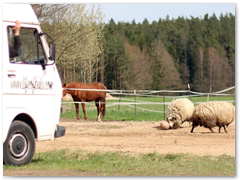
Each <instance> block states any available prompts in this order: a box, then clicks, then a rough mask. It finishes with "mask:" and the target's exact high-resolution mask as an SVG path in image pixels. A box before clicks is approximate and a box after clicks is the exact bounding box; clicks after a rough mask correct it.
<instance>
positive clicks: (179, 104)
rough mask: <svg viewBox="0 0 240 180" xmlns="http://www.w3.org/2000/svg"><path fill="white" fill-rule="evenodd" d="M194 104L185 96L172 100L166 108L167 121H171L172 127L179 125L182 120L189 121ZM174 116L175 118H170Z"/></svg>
mask: <svg viewBox="0 0 240 180" xmlns="http://www.w3.org/2000/svg"><path fill="white" fill-rule="evenodd" d="M193 111H194V104H193V103H192V101H190V100H189V99H187V98H182V99H176V100H174V101H172V102H171V103H170V104H169V106H168V108H167V113H166V117H167V121H168V122H169V121H172V122H173V123H174V127H175V128H176V127H179V126H180V125H181V124H182V123H183V122H185V121H189V120H190V119H191V117H192V115H193ZM173 117H175V119H176V120H172V118H173Z"/></svg>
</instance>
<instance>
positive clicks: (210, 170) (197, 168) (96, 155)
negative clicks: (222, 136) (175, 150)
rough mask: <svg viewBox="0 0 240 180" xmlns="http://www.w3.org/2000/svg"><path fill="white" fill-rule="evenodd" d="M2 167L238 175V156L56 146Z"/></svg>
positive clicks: (127, 173)
mask: <svg viewBox="0 0 240 180" xmlns="http://www.w3.org/2000/svg"><path fill="white" fill-rule="evenodd" d="M3 169H22V170H75V171H77V172H79V175H81V173H83V172H84V173H87V174H89V175H91V174H92V175H97V176H103V175H104V176H105V175H106V176H235V158H234V157H231V156H227V155H221V156H196V155H192V154H165V155H160V154H158V153H156V152H154V153H148V154H133V153H126V152H125V153H124V152H106V153H100V152H87V151H83V150H76V151H70V150H67V149H65V150H54V151H49V152H41V153H36V154H35V155H34V157H33V160H32V162H31V163H30V164H28V165H25V166H21V167H14V166H6V165H3Z"/></svg>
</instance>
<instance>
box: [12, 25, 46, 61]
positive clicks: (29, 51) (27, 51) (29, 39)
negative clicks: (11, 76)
mask: <svg viewBox="0 0 240 180" xmlns="http://www.w3.org/2000/svg"><path fill="white" fill-rule="evenodd" d="M35 31H36V29H32V28H21V30H20V36H19V38H14V33H13V30H12V29H11V27H8V38H9V48H10V56H9V57H10V62H11V63H20V64H39V63H41V61H45V59H46V58H45V55H44V51H43V48H42V45H41V43H37V40H36V37H35V35H34V32H35ZM16 41H20V43H21V46H20V47H18V46H17V45H16ZM17 43H19V42H17ZM14 47H15V49H14V50H15V51H16V53H15V54H14V55H11V50H12V49H11V48H14ZM38 51H39V53H38ZM38 54H39V60H40V61H38ZM11 56H12V57H11ZM13 56H14V57H13Z"/></svg>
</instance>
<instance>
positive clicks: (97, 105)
mask: <svg viewBox="0 0 240 180" xmlns="http://www.w3.org/2000/svg"><path fill="white" fill-rule="evenodd" d="M95 105H96V107H97V111H98V115H97V120H98V121H99V111H100V104H99V100H96V101H95ZM100 121H101V119H100Z"/></svg>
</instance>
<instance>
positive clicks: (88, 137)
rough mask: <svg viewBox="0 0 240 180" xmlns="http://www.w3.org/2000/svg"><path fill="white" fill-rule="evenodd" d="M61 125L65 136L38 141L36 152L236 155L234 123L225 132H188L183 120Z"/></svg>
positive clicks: (69, 122)
mask: <svg viewBox="0 0 240 180" xmlns="http://www.w3.org/2000/svg"><path fill="white" fill-rule="evenodd" d="M60 125H62V126H65V127H66V134H65V136H64V137H61V138H58V139H56V140H55V141H43V142H37V144H36V152H42V151H49V150H53V149H63V148H70V149H72V150H76V149H84V150H87V151H101V152H107V151H124V152H136V153H150V152H154V151H156V152H158V153H161V154H166V153H193V154H196V155H201V156H202V155H208V154H209V155H221V154H227V155H230V156H235V123H232V124H231V125H230V126H229V127H228V128H227V130H228V134H226V133H225V132H224V130H223V129H222V131H221V132H222V133H220V134H219V133H218V128H214V131H215V132H216V133H211V132H210V130H209V129H206V128H203V127H197V128H195V129H194V133H190V130H191V127H189V124H188V123H184V124H183V125H182V128H180V129H176V130H161V129H160V123H159V122H129V121H128V122H126V121H110V122H106V121H104V122H96V121H88V122H84V121H81V120H80V121H78V122H77V121H76V120H72V119H62V120H61V122H60Z"/></svg>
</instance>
